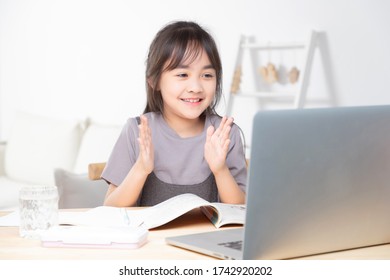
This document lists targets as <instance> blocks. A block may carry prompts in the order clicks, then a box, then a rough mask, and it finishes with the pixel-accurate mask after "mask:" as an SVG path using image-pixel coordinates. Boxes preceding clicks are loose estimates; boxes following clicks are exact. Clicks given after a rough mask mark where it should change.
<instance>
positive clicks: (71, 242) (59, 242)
mask: <svg viewBox="0 0 390 280" xmlns="http://www.w3.org/2000/svg"><path fill="white" fill-rule="evenodd" d="M147 236H148V230H147V229H145V228H142V227H136V228H135V227H94V226H93V227H92V226H56V227H53V228H51V229H49V230H47V231H45V232H44V233H43V234H42V235H41V242H42V246H44V247H73V248H74V247H76V248H112V249H118V248H120V249H137V248H139V247H141V246H142V245H144V244H145V243H146V241H147Z"/></svg>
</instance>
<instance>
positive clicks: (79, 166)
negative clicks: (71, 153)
mask: <svg viewBox="0 0 390 280" xmlns="http://www.w3.org/2000/svg"><path fill="white" fill-rule="evenodd" d="M121 129H122V126H119V125H117V126H116V125H106V124H98V123H93V122H91V123H90V124H89V125H88V127H87V129H86V131H85V133H84V136H83V139H82V140H81V144H80V149H79V153H78V155H77V158H76V163H75V168H74V169H73V171H74V172H75V173H86V172H88V165H89V164H90V163H99V162H106V161H107V160H108V157H109V156H110V154H111V151H112V149H113V147H114V144H115V142H116V140H117V139H118V137H119V134H120V132H121Z"/></svg>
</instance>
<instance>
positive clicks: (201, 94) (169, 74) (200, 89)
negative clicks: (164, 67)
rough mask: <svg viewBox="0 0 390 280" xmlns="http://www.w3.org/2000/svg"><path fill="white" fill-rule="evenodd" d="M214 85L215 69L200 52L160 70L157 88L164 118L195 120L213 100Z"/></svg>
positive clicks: (203, 53) (202, 52)
mask: <svg viewBox="0 0 390 280" xmlns="http://www.w3.org/2000/svg"><path fill="white" fill-rule="evenodd" d="M216 86H217V80H216V74H215V70H214V68H213V66H212V65H211V63H210V60H209V58H208V56H207V54H206V53H205V52H204V51H201V52H199V55H198V56H197V57H196V58H195V59H190V61H189V62H187V61H183V63H182V64H180V65H179V66H178V67H177V68H175V69H173V70H168V71H164V72H163V73H162V75H161V78H160V82H159V90H160V91H161V95H162V99H163V103H164V112H163V113H164V116H165V118H167V119H170V120H173V119H175V120H180V119H181V120H197V119H198V118H199V116H200V115H201V114H202V113H203V112H204V111H205V110H206V109H207V107H208V106H210V104H211V102H212V101H213V99H214V95H215V91H216Z"/></svg>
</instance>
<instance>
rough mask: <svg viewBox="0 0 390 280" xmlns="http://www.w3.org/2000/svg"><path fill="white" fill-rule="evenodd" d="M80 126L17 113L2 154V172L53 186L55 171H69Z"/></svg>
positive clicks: (73, 161) (21, 179) (74, 155)
mask: <svg viewBox="0 0 390 280" xmlns="http://www.w3.org/2000/svg"><path fill="white" fill-rule="evenodd" d="M82 132H83V123H82V122H80V121H78V120H65V119H56V118H52V117H50V118H49V117H44V116H37V115H34V114H30V113H21V112H19V113H18V114H17V115H16V117H15V121H14V124H13V129H12V131H11V134H10V137H9V139H8V142H7V147H6V151H5V164H4V168H5V173H6V176H8V177H9V178H11V179H14V180H18V181H22V182H28V183H32V184H51V185H52V184H54V176H53V172H54V169H55V168H64V169H68V170H72V169H73V166H74V163H75V158H76V155H77V152H78V148H79V145H80V141H81V137H82Z"/></svg>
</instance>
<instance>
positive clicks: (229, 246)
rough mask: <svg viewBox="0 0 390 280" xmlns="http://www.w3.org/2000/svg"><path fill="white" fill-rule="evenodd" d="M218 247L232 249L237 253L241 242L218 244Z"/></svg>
mask: <svg viewBox="0 0 390 280" xmlns="http://www.w3.org/2000/svg"><path fill="white" fill-rule="evenodd" d="M218 245H219V246H223V247H227V248H232V249H235V250H238V251H241V250H242V240H238V241H232V242H224V243H218Z"/></svg>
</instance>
